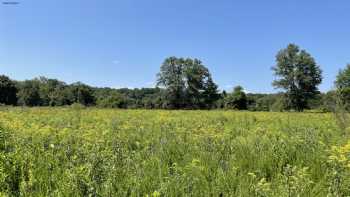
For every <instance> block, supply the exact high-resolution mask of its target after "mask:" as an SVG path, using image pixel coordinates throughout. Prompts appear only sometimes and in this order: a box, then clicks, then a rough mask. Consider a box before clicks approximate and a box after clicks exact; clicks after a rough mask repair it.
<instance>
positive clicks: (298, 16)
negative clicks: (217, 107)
mask: <svg viewBox="0 0 350 197" xmlns="http://www.w3.org/2000/svg"><path fill="white" fill-rule="evenodd" d="M0 1H2V2H3V1H4V0H0ZM17 1H18V2H20V4H18V5H3V4H1V5H0V73H1V74H6V75H9V76H10V77H11V78H13V79H17V80H23V79H31V78H34V77H37V76H47V77H52V78H58V79H60V80H63V81H66V82H68V83H71V82H75V81H82V82H84V83H87V84H89V85H93V86H99V87H101V86H109V87H116V88H118V87H150V86H152V84H154V82H155V80H156V73H157V72H158V71H159V67H160V65H161V63H162V61H163V60H164V59H165V58H166V57H168V56H179V57H193V58H194V57H196V58H199V59H201V60H202V61H203V62H204V64H205V65H206V66H207V67H208V68H209V69H210V71H211V73H212V75H213V78H214V80H215V82H217V83H218V84H219V86H220V88H221V89H230V88H231V87H232V86H235V85H242V86H243V87H244V88H246V90H247V91H249V92H274V91H276V90H274V88H273V87H272V86H271V82H272V80H273V79H274V77H273V75H272V71H271V67H272V66H273V65H274V64H275V55H276V53H277V51H278V50H279V49H281V48H283V47H286V46H287V44H288V43H296V44H298V45H299V46H301V48H303V49H306V50H307V51H308V52H309V53H311V54H312V55H313V56H314V57H315V59H316V61H317V63H318V64H319V65H321V68H322V70H323V75H324V81H323V83H322V85H321V86H320V89H321V90H322V91H325V90H329V89H331V88H332V87H333V81H334V78H335V76H336V74H337V73H338V71H339V69H340V68H343V67H345V65H346V64H347V63H350V20H349V19H350V12H349V10H350V1H349V0H322V1H320V0H307V1H306V0H283V1H281V0H264V1H261V0H254V1H253V0H240V1H238V0H217V1H213V0H89V1H87V0H50V1H48V0H17Z"/></svg>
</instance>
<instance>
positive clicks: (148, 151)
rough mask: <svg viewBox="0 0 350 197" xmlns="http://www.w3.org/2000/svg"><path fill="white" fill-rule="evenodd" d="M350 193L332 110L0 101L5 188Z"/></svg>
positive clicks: (0, 171) (346, 159)
mask: <svg viewBox="0 0 350 197" xmlns="http://www.w3.org/2000/svg"><path fill="white" fill-rule="evenodd" d="M349 132H350V131H349ZM349 195H350V143H349V142H348V137H347V136H346V135H344V131H343V130H341V129H339V128H338V126H337V124H336V121H335V120H334V117H333V115H332V114H321V113H319V114H318V113H267V112H233V111H162V110H159V111H156V110H155V111H152V110H112V109H110V110H109V109H94V108H85V109H84V108H1V110H0V196H281V197H283V196H349Z"/></svg>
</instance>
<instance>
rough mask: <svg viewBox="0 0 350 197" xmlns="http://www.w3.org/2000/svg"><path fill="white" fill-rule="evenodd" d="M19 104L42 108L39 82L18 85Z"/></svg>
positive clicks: (28, 81)
mask: <svg viewBox="0 0 350 197" xmlns="http://www.w3.org/2000/svg"><path fill="white" fill-rule="evenodd" d="M18 87H19V88H18V89H19V91H18V93H17V96H18V104H19V105H23V106H40V105H42V100H41V98H40V82H39V81H38V80H25V81H23V82H19V85H18Z"/></svg>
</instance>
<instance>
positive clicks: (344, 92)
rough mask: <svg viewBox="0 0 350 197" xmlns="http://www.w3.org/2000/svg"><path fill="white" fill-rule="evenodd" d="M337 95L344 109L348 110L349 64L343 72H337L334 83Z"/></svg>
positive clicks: (349, 95) (349, 103) (349, 91)
mask: <svg viewBox="0 0 350 197" xmlns="http://www.w3.org/2000/svg"><path fill="white" fill-rule="evenodd" d="M335 85H336V87H337V91H338V94H339V95H340V98H341V101H342V102H343V104H344V105H346V108H347V109H348V110H349V109H350V64H348V65H347V66H346V68H345V69H344V70H341V71H339V74H338V76H337V79H336V81H335Z"/></svg>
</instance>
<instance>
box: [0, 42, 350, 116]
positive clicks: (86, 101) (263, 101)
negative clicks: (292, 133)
mask: <svg viewBox="0 0 350 197" xmlns="http://www.w3.org/2000/svg"><path fill="white" fill-rule="evenodd" d="M272 71H273V74H274V75H275V77H276V79H275V80H274V81H273V83H272V85H273V86H274V87H275V88H277V89H279V90H281V91H280V92H279V93H276V94H252V93H246V92H245V91H244V89H243V87H241V86H236V87H235V88H234V89H233V91H232V92H226V91H219V89H218V85H217V84H216V83H215V82H214V80H213V78H212V76H211V73H210V71H209V69H208V68H207V67H206V66H205V65H204V64H203V63H202V62H201V61H200V60H199V59H191V58H177V57H169V58H166V59H165V60H164V62H163V64H162V65H161V66H160V71H159V73H158V74H157V86H156V87H155V88H140V89H138V88H136V89H128V88H121V89H113V88H98V87H91V86H89V85H86V84H83V83H81V82H76V83H72V84H67V83H65V82H63V81H59V80H57V79H49V78H46V77H39V78H34V79H32V80H25V81H15V80H11V79H10V78H9V77H7V76H4V75H1V76H0V104H3V105H18V106H67V105H72V104H75V103H78V104H81V105H85V106H97V107H105V108H125V109H127V108H133V109H134V108H146V109H235V110H251V111H285V110H288V111H290V110H294V111H303V110H305V109H318V110H322V111H330V110H332V108H333V106H334V105H335V104H336V103H337V102H338V103H339V102H341V103H342V104H343V106H345V107H346V108H349V107H348V105H349V103H350V65H347V66H346V67H345V68H344V69H343V70H341V71H339V74H338V76H337V78H336V80H335V87H336V88H335V89H334V90H331V91H329V92H326V93H321V92H320V91H319V89H318V86H319V85H320V84H321V82H322V70H321V68H320V66H319V65H318V64H317V63H316V61H315V59H314V58H313V57H312V56H311V55H310V54H309V53H308V52H307V51H305V50H302V49H300V48H299V47H298V46H297V45H295V44H289V45H288V46H287V47H286V48H284V49H281V50H280V51H279V52H278V53H277V55H276V65H275V66H273V67H272Z"/></svg>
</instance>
